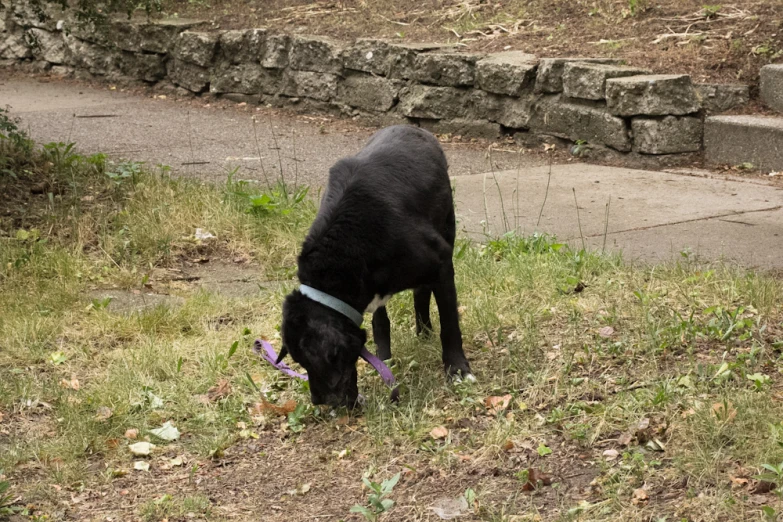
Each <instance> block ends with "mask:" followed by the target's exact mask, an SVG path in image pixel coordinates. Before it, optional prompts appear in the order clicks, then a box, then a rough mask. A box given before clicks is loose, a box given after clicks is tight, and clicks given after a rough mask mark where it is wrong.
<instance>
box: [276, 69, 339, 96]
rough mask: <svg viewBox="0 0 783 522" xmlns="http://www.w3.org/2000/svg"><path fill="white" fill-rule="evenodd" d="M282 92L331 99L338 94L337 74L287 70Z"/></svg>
mask: <svg viewBox="0 0 783 522" xmlns="http://www.w3.org/2000/svg"><path fill="white" fill-rule="evenodd" d="M282 93H283V94H284V95H286V96H292V97H305V98H312V99H314V100H318V101H330V100H333V99H334V98H335V97H336V96H337V75H335V74H329V73H321V72H314V71H291V70H289V71H286V72H285V75H284V77H283V88H282Z"/></svg>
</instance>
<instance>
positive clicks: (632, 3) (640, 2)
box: [623, 0, 647, 18]
mask: <svg viewBox="0 0 783 522" xmlns="http://www.w3.org/2000/svg"><path fill="white" fill-rule="evenodd" d="M646 10H647V0H628V9H627V10H624V11H623V18H625V17H627V16H636V15H637V14H639V13H640V12H642V11H646Z"/></svg>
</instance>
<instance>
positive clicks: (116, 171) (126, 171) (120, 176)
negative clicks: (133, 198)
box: [106, 161, 144, 185]
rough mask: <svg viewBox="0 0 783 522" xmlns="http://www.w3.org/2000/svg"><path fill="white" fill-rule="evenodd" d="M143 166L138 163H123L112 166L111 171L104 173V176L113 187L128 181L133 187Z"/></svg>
mask: <svg viewBox="0 0 783 522" xmlns="http://www.w3.org/2000/svg"><path fill="white" fill-rule="evenodd" d="M143 166H144V163H142V162H139V161H123V162H121V163H118V164H117V165H116V166H114V168H113V169H112V170H108V171H106V175H107V176H108V177H109V179H110V180H112V182H114V184H115V185H120V184H121V183H122V182H123V181H125V180H128V179H130V180H131V182H132V183H133V184H134V185H135V184H136V179H137V178H138V177H139V174H141V170H142V167H143Z"/></svg>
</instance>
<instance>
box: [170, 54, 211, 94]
mask: <svg viewBox="0 0 783 522" xmlns="http://www.w3.org/2000/svg"><path fill="white" fill-rule="evenodd" d="M168 77H169V79H170V80H171V81H172V82H173V83H175V84H177V85H179V86H180V87H184V88H186V89H187V90H189V91H191V92H197V93H198V92H204V91H206V90H207V87H208V86H209V80H210V77H209V69H207V68H206V67H201V66H200V65H196V64H193V63H188V62H184V61H182V60H179V59H177V58H173V59H171V60H169V63H168Z"/></svg>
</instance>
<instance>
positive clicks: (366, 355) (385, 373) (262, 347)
mask: <svg viewBox="0 0 783 522" xmlns="http://www.w3.org/2000/svg"><path fill="white" fill-rule="evenodd" d="M253 353H255V354H256V355H260V356H261V357H263V358H264V359H266V361H267V362H268V363H269V364H271V365H272V366H274V367H275V368H277V369H278V370H280V371H281V372H283V373H284V374H286V375H288V376H289V377H294V378H297V379H302V380H305V381H306V380H307V375H302V374H301V373H299V372H296V371H294V370H292V369H291V368H290V367H289V366H288V365H287V364H286V363H284V362H282V361H280V362H279V363H278V362H277V354H276V353H275V349H274V348H272V345H271V344H269V343H268V342H267V341H263V340H261V339H256V342H255V343H253ZM360 355H361V358H362V359H364V360H365V361H367V362H368V363H369V364H370V366H372V367H373V368H375V371H377V372H378V375H380V376H381V379H383V382H384V383H386V386H388V387H389V388H392V394H391V400H392V402H397V400H399V397H400V389H399V387H398V386H395V384H396V383H397V380H396V379H395V378H394V374H393V373H392V371H391V370H390V369H389V367H388V366H386V364H385V363H384V362H383V361H382V360H380V359H379V358H378V357H377V356H376V355H373V354H372V353H370V352H369V351H368V350H367V348H364V347H362V351H361V353H360Z"/></svg>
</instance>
